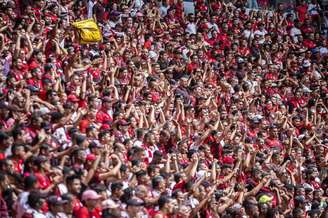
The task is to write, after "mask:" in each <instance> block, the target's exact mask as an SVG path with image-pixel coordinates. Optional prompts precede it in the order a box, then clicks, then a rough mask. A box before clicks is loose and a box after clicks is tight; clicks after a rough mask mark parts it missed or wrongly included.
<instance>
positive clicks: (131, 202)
mask: <svg viewBox="0 0 328 218" xmlns="http://www.w3.org/2000/svg"><path fill="white" fill-rule="evenodd" d="M126 204H127V205H128V206H136V207H140V206H143V205H144V202H143V201H142V200H140V199H137V198H132V199H129V200H128V201H127V202H126Z"/></svg>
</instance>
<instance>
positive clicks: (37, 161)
mask: <svg viewBox="0 0 328 218" xmlns="http://www.w3.org/2000/svg"><path fill="white" fill-rule="evenodd" d="M47 160H48V158H47V157H45V156H43V155H40V156H37V157H36V158H35V159H34V164H35V165H40V164H41V163H44V162H46V161H47Z"/></svg>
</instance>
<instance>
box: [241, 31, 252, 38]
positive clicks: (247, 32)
mask: <svg viewBox="0 0 328 218" xmlns="http://www.w3.org/2000/svg"><path fill="white" fill-rule="evenodd" d="M243 36H244V38H246V39H249V38H251V39H253V38H254V33H252V31H250V30H244V32H243Z"/></svg>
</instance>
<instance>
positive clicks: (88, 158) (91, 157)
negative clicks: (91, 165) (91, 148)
mask: <svg viewBox="0 0 328 218" xmlns="http://www.w3.org/2000/svg"><path fill="white" fill-rule="evenodd" d="M96 159H97V157H96V155H94V154H88V155H87V157H86V160H88V161H94V160H96Z"/></svg>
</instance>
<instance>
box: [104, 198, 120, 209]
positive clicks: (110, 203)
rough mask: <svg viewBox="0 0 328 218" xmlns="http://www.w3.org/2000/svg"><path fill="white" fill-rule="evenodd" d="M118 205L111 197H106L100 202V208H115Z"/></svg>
mask: <svg viewBox="0 0 328 218" xmlns="http://www.w3.org/2000/svg"><path fill="white" fill-rule="evenodd" d="M118 207H119V205H118V204H116V203H115V201H113V200H112V199H107V200H105V201H103V202H102V203H101V208H102V209H116V208H118Z"/></svg>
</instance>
